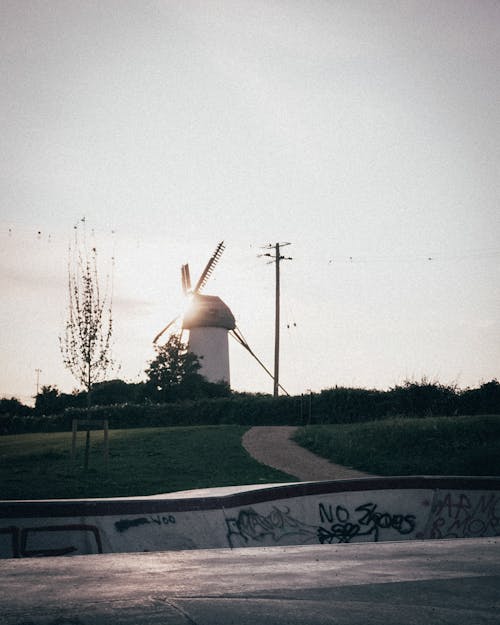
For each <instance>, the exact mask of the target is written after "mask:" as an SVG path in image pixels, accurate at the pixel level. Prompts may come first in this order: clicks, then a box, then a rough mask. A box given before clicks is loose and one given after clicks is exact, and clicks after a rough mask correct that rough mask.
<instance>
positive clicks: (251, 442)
mask: <svg viewBox="0 0 500 625" xmlns="http://www.w3.org/2000/svg"><path fill="white" fill-rule="evenodd" d="M297 429H298V428H296V427H291V426H271V427H268V426H256V427H253V428H250V429H249V430H248V431H247V432H245V434H244V435H243V439H242V443H243V447H244V448H245V449H246V450H247V452H248V453H249V454H250V455H251V456H252V457H253V458H255V460H257V461H258V462H261V463H262V464H266V465H268V466H270V467H273V468H274V469H279V470H280V471H283V472H284V473H288V475H292V476H294V477H296V478H298V479H299V480H301V481H304V482H308V481H314V480H340V479H349V478H356V477H368V476H369V475H370V474H369V473H362V472H361V471H356V470H355V469H349V468H348V467H343V466H341V465H340V464H334V463H333V462H329V461H328V460H326V459H325V458H320V457H319V456H316V454H313V453H312V452H310V451H308V450H307V449H304V448H303V447H301V446H300V445H297V443H295V442H294V441H293V440H291V437H292V436H293V434H294V432H295V431H296V430H297Z"/></svg>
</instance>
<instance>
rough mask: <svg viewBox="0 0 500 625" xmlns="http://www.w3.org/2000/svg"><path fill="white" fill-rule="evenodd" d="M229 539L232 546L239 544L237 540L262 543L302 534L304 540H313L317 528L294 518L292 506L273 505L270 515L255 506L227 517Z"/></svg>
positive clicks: (246, 542)
mask: <svg viewBox="0 0 500 625" xmlns="http://www.w3.org/2000/svg"><path fill="white" fill-rule="evenodd" d="M226 525H227V530H228V532H227V540H228V542H229V545H230V546H231V547H235V546H237V544H235V543H237V540H236V541H235V539H240V540H239V542H240V543H241V542H242V541H243V542H244V544H248V543H250V542H258V543H262V542H263V541H265V540H266V539H269V540H271V541H273V542H275V543H279V542H280V541H282V540H283V539H285V538H289V537H291V536H301V537H302V540H303V542H313V541H314V539H315V534H316V532H315V528H314V527H312V526H310V525H307V524H305V523H303V522H302V521H299V520H298V519H294V518H293V517H292V516H291V514H290V508H287V507H285V508H283V509H280V508H278V507H276V506H273V509H272V510H271V512H270V513H269V514H268V515H263V514H259V513H258V512H256V511H255V510H254V509H253V508H245V509H243V510H240V512H239V513H238V516H237V517H236V518H230V519H226Z"/></svg>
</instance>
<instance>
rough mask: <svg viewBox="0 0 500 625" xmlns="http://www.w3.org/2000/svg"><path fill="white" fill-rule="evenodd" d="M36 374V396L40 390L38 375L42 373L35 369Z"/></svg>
mask: <svg viewBox="0 0 500 625" xmlns="http://www.w3.org/2000/svg"><path fill="white" fill-rule="evenodd" d="M35 373H36V394H37V395H38V391H39V389H40V373H42V370H41V369H35Z"/></svg>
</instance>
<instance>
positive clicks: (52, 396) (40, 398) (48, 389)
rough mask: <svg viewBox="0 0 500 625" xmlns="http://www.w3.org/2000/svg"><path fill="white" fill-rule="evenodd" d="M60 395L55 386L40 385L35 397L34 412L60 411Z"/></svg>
mask: <svg viewBox="0 0 500 625" xmlns="http://www.w3.org/2000/svg"><path fill="white" fill-rule="evenodd" d="M60 395H61V394H60V393H59V389H58V388H57V386H50V385H48V386H42V388H41V390H40V392H39V393H38V395H37V396H36V398H35V412H36V413H37V414H44V415H52V414H57V413H59V412H62V409H61V402H60V400H59V398H60Z"/></svg>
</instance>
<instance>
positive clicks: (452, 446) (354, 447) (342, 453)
mask: <svg viewBox="0 0 500 625" xmlns="http://www.w3.org/2000/svg"><path fill="white" fill-rule="evenodd" d="M295 440H296V441H297V442H298V443H299V444H300V445H302V446H303V447H306V448H307V449H310V450H311V451H313V452H315V453H317V454H318V455H320V456H323V457H325V458H328V459H329V460H331V461H332V462H336V463H338V464H343V465H346V466H348V467H352V468H355V469H359V470H361V471H367V472H368V473H374V474H377V475H469V476H472V475H497V476H500V416H498V415H493V416H473V417H437V418H436V417H434V418H425V419H385V420H382V421H371V422H368V423H356V424H348V425H347V424H346V425H344V424H342V425H317V426H309V427H306V428H302V429H300V430H299V431H298V432H297V433H296V436H295Z"/></svg>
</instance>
